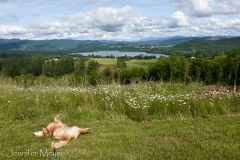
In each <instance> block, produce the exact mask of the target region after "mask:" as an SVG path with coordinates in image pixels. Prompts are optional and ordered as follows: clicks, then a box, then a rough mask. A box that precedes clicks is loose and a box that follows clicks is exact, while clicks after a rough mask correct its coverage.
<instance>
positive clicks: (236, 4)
mask: <svg viewBox="0 0 240 160" xmlns="http://www.w3.org/2000/svg"><path fill="white" fill-rule="evenodd" d="M215 6H216V10H217V13H218V14H239V13H240V9H239V8H240V1H239V0H227V1H226V0H224V1H220V2H215Z"/></svg>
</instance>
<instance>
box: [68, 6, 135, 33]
mask: <svg viewBox="0 0 240 160" xmlns="http://www.w3.org/2000/svg"><path fill="white" fill-rule="evenodd" d="M132 14H133V9H132V8H131V7H130V6H125V7H123V8H119V9H117V8H99V9H98V10H93V11H89V12H87V13H85V14H83V13H78V14H75V15H72V16H69V17H65V18H64V19H65V20H70V21H71V22H72V23H76V24H78V25H81V26H82V27H88V28H97V29H100V30H102V31H106V32H116V31H120V30H121V29H122V27H123V26H124V25H125V24H126V22H127V20H128V19H129V18H130V17H131V15H132Z"/></svg>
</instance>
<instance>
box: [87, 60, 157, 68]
mask: <svg viewBox="0 0 240 160" xmlns="http://www.w3.org/2000/svg"><path fill="white" fill-rule="evenodd" d="M91 60H95V61H97V62H98V63H99V64H101V65H104V66H106V65H115V64H116V63H117V59H112V58H91ZM156 61H157V59H150V60H130V61H126V63H127V67H129V68H133V67H137V68H139V67H142V68H148V67H149V66H150V64H151V63H154V62H156Z"/></svg>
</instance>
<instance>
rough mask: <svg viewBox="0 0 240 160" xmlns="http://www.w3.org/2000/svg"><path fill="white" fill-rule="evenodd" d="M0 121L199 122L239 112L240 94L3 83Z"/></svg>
mask: <svg viewBox="0 0 240 160" xmlns="http://www.w3.org/2000/svg"><path fill="white" fill-rule="evenodd" d="M0 81H1V84H0V90H1V93H0V118H1V119H6V118H11V119H14V120H24V119H29V120H31V119H34V118H41V117H44V116H45V115H46V114H47V115H48V114H51V115H56V114H58V113H60V112H64V113H65V114H67V115H69V116H67V117H69V118H72V119H76V118H77V119H79V118H81V119H94V120H95V119H125V118H130V119H132V120H135V121H145V120H150V119H166V118H185V117H186V118H192V117H193V118H196V117H200V116H201V117H205V116H208V115H220V114H227V115H228V114H232V113H234V112H238V111H239V108H240V107H239V106H240V100H239V96H240V94H239V93H236V94H233V93H230V92H209V91H207V90H206V89H205V87H204V86H203V85H202V84H198V83H192V84H188V85H184V84H180V83H163V82H159V83H153V82H146V83H135V84H131V85H119V84H116V83H115V84H111V85H97V86H88V85H85V84H84V83H83V84H81V85H78V86H76V85H73V84H74V83H73V82H72V81H71V78H70V77H64V78H62V79H60V80H55V79H51V78H44V77H41V80H39V78H38V79H37V80H34V81H32V82H31V85H29V84H28V82H24V83H21V82H17V81H15V80H13V79H9V78H3V77H1V79H0Z"/></svg>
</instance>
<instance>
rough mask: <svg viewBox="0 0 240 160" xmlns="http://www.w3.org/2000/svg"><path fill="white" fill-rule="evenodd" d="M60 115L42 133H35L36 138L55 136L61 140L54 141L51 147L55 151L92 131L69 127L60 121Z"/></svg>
mask: <svg viewBox="0 0 240 160" xmlns="http://www.w3.org/2000/svg"><path fill="white" fill-rule="evenodd" d="M60 115H61V114H59V115H57V116H56V117H55V118H54V122H53V123H50V124H49V125H48V126H47V127H46V128H43V129H42V131H37V132H34V135H35V136H51V137H52V136H54V137H55V139H57V140H59V142H54V141H52V143H51V146H52V148H54V150H55V149H57V148H60V147H62V146H65V145H66V144H68V142H69V141H70V140H71V139H73V138H74V139H76V138H77V137H78V136H79V135H80V134H81V133H87V132H88V131H89V130H90V128H79V127H77V126H73V127H68V126H67V125H66V124H64V123H62V122H61V121H60V120H59V116H60Z"/></svg>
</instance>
